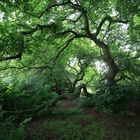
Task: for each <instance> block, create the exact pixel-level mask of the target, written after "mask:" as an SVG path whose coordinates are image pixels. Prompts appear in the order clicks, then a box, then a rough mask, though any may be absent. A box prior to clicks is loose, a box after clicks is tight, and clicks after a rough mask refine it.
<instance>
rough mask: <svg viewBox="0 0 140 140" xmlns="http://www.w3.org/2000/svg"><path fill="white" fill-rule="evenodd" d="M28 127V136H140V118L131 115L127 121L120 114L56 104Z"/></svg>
mask: <svg viewBox="0 0 140 140" xmlns="http://www.w3.org/2000/svg"><path fill="white" fill-rule="evenodd" d="M115 117H116V116H115ZM127 119H128V118H127ZM27 130H28V137H27V140H28V139H31V140H140V125H139V120H137V121H136V120H135V119H134V118H133V117H130V120H129V119H128V121H127V122H125V123H124V122H123V120H121V119H120V118H118V116H117V118H114V116H112V115H108V114H107V115H103V114H102V116H101V115H100V116H98V115H91V114H89V113H85V112H84V111H82V110H81V109H78V108H71V109H69V110H68V109H66V108H62V109H61V108H57V109H56V110H54V112H53V114H52V116H49V117H48V118H45V119H44V118H42V119H40V120H38V121H33V122H31V124H30V125H29V126H28V129H27Z"/></svg>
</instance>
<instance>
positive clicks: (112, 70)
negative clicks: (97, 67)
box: [90, 36, 118, 87]
mask: <svg viewBox="0 0 140 140" xmlns="http://www.w3.org/2000/svg"><path fill="white" fill-rule="evenodd" d="M90 39H91V40H93V41H94V42H95V44H96V45H97V46H99V47H100V48H101V49H102V52H103V60H104V61H105V63H106V65H107V67H108V71H107V74H106V77H105V80H106V85H107V86H109V87H111V86H114V85H116V81H115V77H116V75H117V73H118V67H117V65H116V63H115V61H114V58H113V57H112V55H111V53H110V49H109V46H108V45H107V44H105V43H104V42H102V41H100V40H99V39H97V38H95V37H94V36H93V37H91V36H90Z"/></svg>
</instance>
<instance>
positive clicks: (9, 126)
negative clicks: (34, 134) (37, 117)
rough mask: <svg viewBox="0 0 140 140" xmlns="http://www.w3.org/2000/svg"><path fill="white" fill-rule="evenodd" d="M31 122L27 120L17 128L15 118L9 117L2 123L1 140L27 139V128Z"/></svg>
mask: <svg viewBox="0 0 140 140" xmlns="http://www.w3.org/2000/svg"><path fill="white" fill-rule="evenodd" d="M30 120H31V118H26V119H25V120H23V121H22V122H21V123H20V124H19V126H15V124H14V121H15V117H9V118H7V119H6V120H5V121H3V122H0V139H1V140H19V139H21V140H22V139H23V140H24V138H25V126H26V124H27V123H28V122H29V121H30Z"/></svg>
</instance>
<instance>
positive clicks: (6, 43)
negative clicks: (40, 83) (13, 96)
mask: <svg viewBox="0 0 140 140" xmlns="http://www.w3.org/2000/svg"><path fill="white" fill-rule="evenodd" d="M0 7H1V15H3V18H2V21H1V30H0V31H1V34H2V35H1V41H0V44H1V45H2V46H3V47H2V48H1V59H0V60H1V61H5V60H12V59H22V58H24V56H25V55H28V56H29V55H31V56H32V57H33V59H35V58H37V60H34V62H35V63H34V66H36V65H37V66H38V64H36V63H39V62H41V64H43V65H42V66H41V67H42V68H44V67H45V68H49V69H51V70H52V71H53V69H54V67H55V66H56V64H57V63H58V61H60V60H61V59H63V58H65V56H66V55H67V54H65V53H66V48H68V46H69V47H75V44H76V43H75V42H76V40H77V41H78V45H79V47H80V44H82V42H84V41H81V38H83V39H84V40H86V41H87V42H88V43H89V45H92V46H94V47H96V48H98V49H99V50H100V60H103V61H104V63H105V64H106V69H107V72H106V74H105V78H104V81H105V83H106V85H107V86H109V87H110V86H114V85H116V84H117V83H118V82H120V81H121V80H123V79H130V78H129V73H127V74H122V71H124V70H126V69H127V70H128V68H130V65H129V64H130V63H129V62H130V58H131V57H133V58H134V60H137V61H138V59H139V55H138V53H137V54H133V52H135V51H136V52H138V50H134V51H133V52H131V53H130V54H129V55H128V56H127V55H125V50H126V49H125V48H124V47H126V46H130V47H129V48H128V49H129V52H130V51H132V49H131V46H132V41H131V38H132V36H133V35H136V36H137V33H136V31H135V29H136V28H138V27H139V25H140V22H139V15H138V14H139V0H136V1H135V2H133V1H131V0H130V1H127V0H125V1H123V2H122V1H120V0H116V1H113V0H112V1H109V0H106V1H105V0H99V1H95V0H93V1H91V0H87V1H82V0H51V1H50V0H49V1H46V0H41V1H36V0H32V1H6V2H0ZM132 30H133V31H134V33H133V34H132ZM127 34H128V35H127ZM136 40H137V41H138V37H136V38H135V39H134V40H133V42H135V41H136ZM138 44H139V41H138V42H137V44H136V45H135V48H138V47H137V46H138ZM83 45H84V44H83ZM38 52H39V55H38ZM62 54H63V55H62ZM121 54H122V56H123V57H122V58H121ZM69 56H70V55H69ZM124 58H125V59H124ZM126 59H128V63H124V62H125V61H126ZM40 60H41V61H40ZM67 60H68V58H67ZM93 61H94V60H93ZM44 62H45V63H44ZM138 63H139V62H138ZM30 67H31V66H30ZM38 67H40V66H38Z"/></svg>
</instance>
